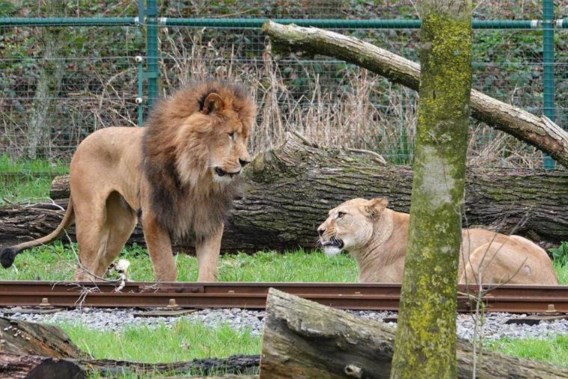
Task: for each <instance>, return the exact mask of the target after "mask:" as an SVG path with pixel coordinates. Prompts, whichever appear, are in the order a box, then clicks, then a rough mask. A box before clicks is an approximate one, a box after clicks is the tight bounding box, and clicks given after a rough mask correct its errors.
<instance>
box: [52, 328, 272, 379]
mask: <svg viewBox="0 0 568 379" xmlns="http://www.w3.org/2000/svg"><path fill="white" fill-rule="evenodd" d="M59 326H60V327H61V328H62V329H63V330H64V331H65V332H66V333H67V335H68V336H69V337H70V338H71V340H72V341H73V342H74V343H75V344H76V345H77V346H78V347H79V348H80V349H81V350H82V351H84V352H86V353H87V354H88V355H89V356H90V358H91V359H114V360H126V361H132V362H140V363H150V364H155V363H172V362H187V361H191V360H193V359H204V358H226V357H229V356H232V355H253V354H254V355H256V354H260V348H261V336H259V335H254V334H253V333H251V330H250V329H244V330H235V329H232V328H231V327H230V325H228V324H222V325H219V326H217V327H210V326H205V325H204V324H202V323H199V322H191V321H188V320H184V319H180V320H179V321H177V322H176V323H174V324H173V325H172V326H167V325H165V324H161V325H158V326H157V327H148V326H143V327H136V328H126V329H124V330H122V331H118V332H117V331H100V330H93V329H89V328H88V327H86V326H83V325H75V324H63V325H59ZM163 374H164V373H163V372H161V373H160V376H162V375H163ZM178 374H179V373H178ZM201 374H202V372H200V371H189V372H186V373H184V375H188V376H189V375H201ZM220 374H222V373H220ZM90 377H91V378H99V377H100V376H97V375H91V376H90ZM113 377H118V378H123V379H126V378H141V377H148V378H150V377H154V376H153V375H151V374H148V375H147V376H146V375H144V376H140V375H136V374H133V373H130V372H128V370H125V372H124V373H123V375H116V376H114V375H113Z"/></svg>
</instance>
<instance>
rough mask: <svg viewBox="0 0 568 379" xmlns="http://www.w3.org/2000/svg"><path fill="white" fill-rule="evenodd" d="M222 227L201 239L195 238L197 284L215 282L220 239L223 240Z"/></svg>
mask: <svg viewBox="0 0 568 379" xmlns="http://www.w3.org/2000/svg"><path fill="white" fill-rule="evenodd" d="M223 229H224V225H223V224H221V225H220V226H219V227H218V228H217V229H216V230H215V231H214V232H212V233H211V234H209V235H208V236H205V237H203V238H197V241H196V243H195V255H196V256H197V265H198V267H199V275H198V278H197V280H198V281H199V282H216V281H217V269H218V265H219V253H220V250H221V238H223Z"/></svg>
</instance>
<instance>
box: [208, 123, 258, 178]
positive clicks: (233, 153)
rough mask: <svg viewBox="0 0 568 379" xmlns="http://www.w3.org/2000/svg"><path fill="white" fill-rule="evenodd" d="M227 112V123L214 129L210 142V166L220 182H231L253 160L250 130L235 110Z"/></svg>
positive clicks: (214, 176)
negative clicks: (248, 143) (250, 147)
mask: <svg viewBox="0 0 568 379" xmlns="http://www.w3.org/2000/svg"><path fill="white" fill-rule="evenodd" d="M226 113H228V117H227V118H226V122H225V124H224V125H223V127H222V128H220V129H218V130H215V131H214V133H213V136H212V138H211V140H210V143H209V167H210V169H211V174H212V175H213V180H214V181H216V182H218V183H230V182H231V181H232V180H233V179H234V178H235V177H236V176H237V175H239V174H240V173H241V171H242V169H243V167H244V166H245V165H246V164H248V163H249V162H250V160H251V157H250V155H249V152H248V151H247V139H248V130H247V129H246V128H245V127H244V126H243V124H242V122H241V121H240V120H239V119H238V118H237V115H236V113H235V112H226Z"/></svg>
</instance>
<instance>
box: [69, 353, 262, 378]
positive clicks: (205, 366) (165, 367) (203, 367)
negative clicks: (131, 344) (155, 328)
mask: <svg viewBox="0 0 568 379" xmlns="http://www.w3.org/2000/svg"><path fill="white" fill-rule="evenodd" d="M73 362H74V363H77V364H78V365H79V366H81V367H82V368H84V369H85V370H86V371H89V372H93V373H98V374H100V375H102V376H103V377H110V378H114V377H119V376H121V375H122V374H124V373H135V374H137V375H140V376H146V375H152V376H155V375H159V374H161V375H181V374H184V373H187V372H198V373H201V375H204V376H210V375H213V374H216V373H224V374H231V375H251V374H254V373H255V372H257V371H258V367H259V365H260V356H258V355H235V356H231V357H228V358H206V359H194V360H191V361H188V362H172V363H154V364H152V363H140V362H129V361H115V360H110V359H103V360H84V359H83V360H75V361H73ZM192 378H193V376H192Z"/></svg>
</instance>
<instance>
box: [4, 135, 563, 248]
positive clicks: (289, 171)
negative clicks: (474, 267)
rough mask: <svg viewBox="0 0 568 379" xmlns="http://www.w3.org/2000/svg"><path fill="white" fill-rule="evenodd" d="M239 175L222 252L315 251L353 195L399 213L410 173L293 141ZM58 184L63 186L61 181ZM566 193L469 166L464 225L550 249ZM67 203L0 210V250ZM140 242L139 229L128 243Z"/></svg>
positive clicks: (533, 179)
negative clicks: (320, 230) (330, 215)
mask: <svg viewBox="0 0 568 379" xmlns="http://www.w3.org/2000/svg"><path fill="white" fill-rule="evenodd" d="M244 175H245V186H244V195H243V197H242V198H241V199H239V200H237V201H235V207H234V209H233V212H232V216H231V217H230V218H229V220H228V222H227V227H226V232H225V235H224V237H223V243H222V249H223V251H227V252H231V251H249V252H254V251H258V250H264V249H274V250H279V251H284V250H289V249H296V248H298V247H304V248H313V247H315V246H316V240H317V233H316V228H317V226H318V225H319V224H320V223H321V222H322V221H323V220H325V218H326V217H327V212H328V210H329V209H331V208H332V207H334V206H336V205H338V204H339V203H341V202H342V201H344V200H347V199H350V198H353V197H367V198H369V197H372V196H386V197H387V198H389V199H390V203H391V206H392V207H393V208H394V209H395V210H397V211H403V212H408V210H409V206H410V192H411V184H412V171H411V170H410V168H408V167H405V166H392V165H382V164H380V163H379V161H378V159H377V157H376V156H375V155H373V154H367V153H361V152H354V151H350V150H339V149H324V148H319V147H315V146H312V145H310V144H308V143H304V142H303V141H301V140H300V139H298V138H290V139H289V140H288V141H287V142H286V143H285V144H284V145H282V146H281V147H279V148H276V149H274V150H269V151H266V152H263V153H261V154H259V155H257V156H256V157H255V159H254V160H253V162H252V163H251V164H250V165H248V166H247V167H246V168H245V174H244ZM56 183H59V185H60V186H61V185H62V183H65V184H64V186H67V185H68V184H67V180H64V179H63V178H60V179H58V180H57V181H56ZM566 188H568V172H566V171H560V170H557V171H548V172H546V171H534V170H510V169H507V170H504V169H484V168H479V167H470V168H469V170H468V173H467V184H466V209H465V211H466V212H465V216H466V219H465V220H464V225H470V226H473V225H484V226H487V227H489V228H491V229H494V230H497V231H500V232H503V233H509V232H511V231H516V233H519V234H524V235H528V236H529V237H530V238H532V239H535V240H542V241H546V242H549V243H554V244H555V243H558V242H559V241H566V240H568V191H567V190H566ZM66 191H67V193H68V190H66ZM64 192H65V191H61V189H60V190H59V193H64ZM66 204H67V200H65V199H56V201H54V202H50V203H45V204H37V205H25V206H17V205H12V206H9V207H5V208H0V245H2V246H6V245H9V244H12V243H14V242H19V241H23V240H29V239H32V238H36V237H38V236H41V235H45V234H47V233H48V232H50V231H51V230H53V229H54V228H55V226H56V225H57V223H58V222H59V220H60V219H61V217H62V214H63V211H62V209H63V207H65V206H66ZM70 234H71V236H73V233H72V230H71V231H70ZM143 241H144V240H143V237H142V233H141V231H140V229H136V231H135V232H134V234H133V236H132V238H131V239H130V242H131V243H132V242H136V243H138V244H143ZM184 245H185V244H183V243H180V244H179V246H182V247H184ZM185 247H186V248H187V249H189V251H191V247H189V246H185Z"/></svg>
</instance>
